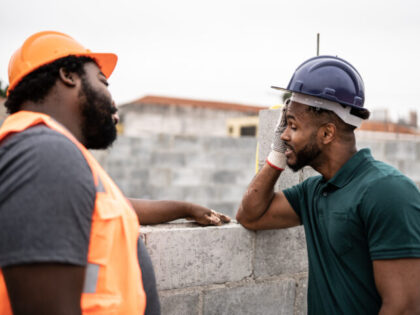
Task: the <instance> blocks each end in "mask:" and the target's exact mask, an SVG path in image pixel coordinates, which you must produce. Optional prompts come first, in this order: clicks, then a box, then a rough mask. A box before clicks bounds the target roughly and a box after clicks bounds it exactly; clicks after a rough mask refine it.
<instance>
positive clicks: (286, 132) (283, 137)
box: [280, 127, 290, 141]
mask: <svg viewBox="0 0 420 315" xmlns="http://www.w3.org/2000/svg"><path fill="white" fill-rule="evenodd" d="M280 139H281V140H283V141H289V140H290V136H289V128H288V127H286V129H284V131H283V133H282V134H281V135H280Z"/></svg>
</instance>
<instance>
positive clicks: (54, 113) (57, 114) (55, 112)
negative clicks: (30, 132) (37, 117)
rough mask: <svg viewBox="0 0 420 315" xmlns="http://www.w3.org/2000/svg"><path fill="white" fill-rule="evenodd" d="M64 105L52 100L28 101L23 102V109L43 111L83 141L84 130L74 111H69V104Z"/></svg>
mask: <svg viewBox="0 0 420 315" xmlns="http://www.w3.org/2000/svg"><path fill="white" fill-rule="evenodd" d="M62 105H63V104H59V103H56V102H54V104H52V102H49V101H45V102H44V101H43V102H39V103H35V102H31V101H27V102H24V103H23V104H22V106H21V110H26V111H31V112H37V113H42V114H46V115H48V116H50V117H52V118H54V119H55V120H56V121H58V122H59V123H60V124H62V125H63V126H64V127H66V128H67V129H68V130H69V131H70V132H71V133H72V134H73V136H74V137H75V138H76V139H77V140H79V141H80V142H81V143H83V141H82V140H83V138H82V131H81V128H80V123H79V121H76V119H75V118H76V117H75V115H74V114H73V113H70V112H68V111H67V109H68V108H69V107H68V106H62Z"/></svg>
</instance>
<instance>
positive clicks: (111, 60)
mask: <svg viewBox="0 0 420 315" xmlns="http://www.w3.org/2000/svg"><path fill="white" fill-rule="evenodd" d="M82 56H87V57H91V58H93V59H94V60H95V61H96V63H97V64H98V67H99V68H100V69H101V71H102V73H103V74H104V75H105V76H106V77H107V78H109V77H110V76H111V74H112V72H113V71H114V69H115V66H116V65H117V61H118V57H117V55H116V54H113V53H90V54H86V55H84V54H83V55H82Z"/></svg>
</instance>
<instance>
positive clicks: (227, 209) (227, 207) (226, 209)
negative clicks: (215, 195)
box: [205, 201, 240, 219]
mask: <svg viewBox="0 0 420 315" xmlns="http://www.w3.org/2000/svg"><path fill="white" fill-rule="evenodd" d="M239 203H240V201H238V202H209V203H208V204H205V205H206V206H207V207H209V208H210V209H213V210H216V211H218V212H221V213H223V214H226V215H227V216H229V217H231V218H232V219H234V218H235V217H236V212H238V208H239Z"/></svg>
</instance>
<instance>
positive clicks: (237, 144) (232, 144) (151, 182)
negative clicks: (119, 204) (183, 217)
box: [94, 134, 257, 216]
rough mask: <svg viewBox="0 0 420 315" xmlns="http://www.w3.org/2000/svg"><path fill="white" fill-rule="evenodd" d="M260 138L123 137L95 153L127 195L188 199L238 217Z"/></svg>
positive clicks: (161, 135) (252, 174) (251, 174)
mask: <svg viewBox="0 0 420 315" xmlns="http://www.w3.org/2000/svg"><path fill="white" fill-rule="evenodd" d="M256 141H257V140H256V139H255V138H250V137H244V138H239V139H237V138H228V137H196V136H171V135H164V134H154V135H149V136H147V137H144V138H140V137H139V138H132V137H124V136H122V137H119V138H118V140H117V141H116V142H115V144H114V145H113V148H112V149H111V150H108V151H102V152H101V151H95V152H94V154H95V156H96V157H97V158H98V160H99V162H100V163H101V164H102V166H104V168H105V169H106V170H107V172H108V173H109V174H110V176H111V177H112V178H113V179H114V180H115V181H116V183H117V184H118V186H119V187H120V188H121V190H122V191H123V192H124V193H125V194H126V195H127V196H129V197H137V198H145V199H174V200H186V201H190V202H195V203H199V204H202V205H204V206H207V207H210V208H214V209H215V210H218V211H220V212H223V213H226V214H228V215H230V216H234V215H235V213H236V210H237V208H238V205H239V202H240V200H241V196H242V194H243V193H244V192H245V190H246V187H247V185H248V183H249V182H250V180H251V179H252V177H253V176H254V170H255V150H256Z"/></svg>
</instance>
